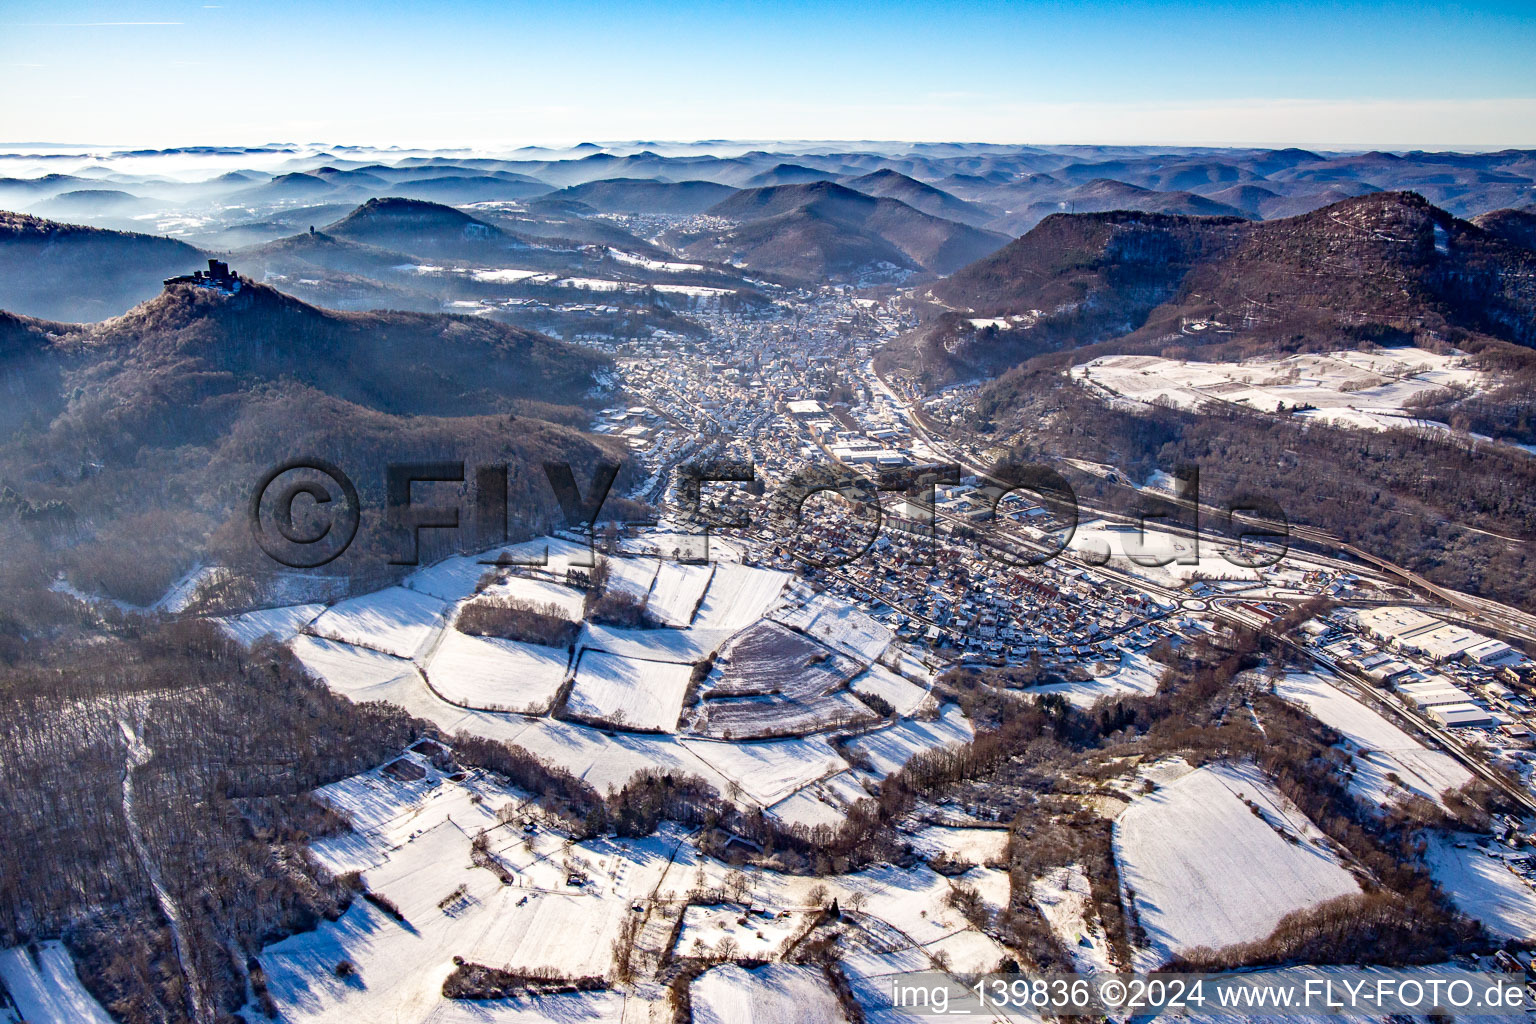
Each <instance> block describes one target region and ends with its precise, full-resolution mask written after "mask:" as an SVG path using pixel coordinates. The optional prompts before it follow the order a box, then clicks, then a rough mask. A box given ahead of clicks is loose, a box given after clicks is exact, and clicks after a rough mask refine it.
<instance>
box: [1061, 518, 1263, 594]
mask: <svg viewBox="0 0 1536 1024" xmlns="http://www.w3.org/2000/svg"><path fill="white" fill-rule="evenodd" d="M1068 546H1069V547H1070V548H1071V549H1072V551H1073V552H1074V553H1075V554H1077V555H1078V556H1079V557H1082V558H1087V559H1090V560H1094V559H1097V560H1100V561H1101V562H1102V561H1103V560H1104V559H1105V558H1108V559H1110V560H1111V564H1113V565H1114V567H1115V568H1116V569H1122V570H1124V571H1126V572H1130V573H1134V574H1135V575H1137V576H1141V577H1142V578H1144V579H1147V580H1151V581H1152V582H1153V583H1158V584H1162V585H1164V586H1174V587H1176V586H1178V585H1180V584H1181V583H1183V582H1184V581H1185V580H1187V579H1189V578H1190V577H1192V576H1194V575H1196V574H1197V573H1198V574H1199V575H1200V576H1202V577H1204V578H1206V579H1217V580H1257V579H1261V578H1262V577H1263V570H1261V569H1250V568H1247V567H1245V566H1241V565H1233V564H1232V563H1231V562H1229V561H1227V560H1226V559H1225V558H1223V557H1222V556H1221V549H1220V548H1218V546H1217V545H1216V543H1215V542H1214V541H1213V540H1212V539H1211V538H1209V537H1202V538H1201V541H1200V545H1199V550H1198V551H1197V550H1196V549H1195V541H1194V539H1193V538H1191V537H1181V536H1178V535H1176V534H1172V533H1165V532H1163V531H1160V530H1157V529H1155V528H1154V527H1152V526H1151V525H1150V524H1149V526H1148V528H1147V529H1146V530H1144V531H1143V530H1140V529H1137V528H1136V527H1135V526H1125V525H1121V524H1118V523H1116V524H1111V523H1107V522H1105V521H1104V520H1100V519H1094V520H1089V521H1088V522H1085V523H1082V524H1080V525H1079V526H1078V528H1077V530H1076V531H1074V532H1073V534H1072V539H1071V541H1070V542H1069V545H1068ZM1234 557H1235V556H1234ZM1189 558H1198V561H1195V562H1190V563H1188V564H1182V563H1181V562H1180V559H1189ZM1158 562H1165V563H1166V564H1163V565H1157V564H1152V563H1158Z"/></svg>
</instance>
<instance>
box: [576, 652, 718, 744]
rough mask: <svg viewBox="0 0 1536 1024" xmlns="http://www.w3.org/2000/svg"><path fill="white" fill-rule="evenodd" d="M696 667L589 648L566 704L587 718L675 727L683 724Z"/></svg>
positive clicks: (637, 725) (641, 726)
mask: <svg viewBox="0 0 1536 1024" xmlns="http://www.w3.org/2000/svg"><path fill="white" fill-rule="evenodd" d="M691 672H692V669H691V668H690V667H689V666H688V665H679V664H675V663H672V662H662V661H640V660H638V659H636V658H626V657H622V656H619V655H614V654H603V653H601V652H599V651H583V652H582V654H581V660H580V661H579V662H577V664H576V685H575V686H573V687H572V688H571V695H570V697H569V698H568V699H567V700H566V703H565V706H566V709H567V710H568V711H570V712H571V713H572V714H575V715H579V716H581V717H583V718H591V719H596V720H597V721H600V722H606V723H609V724H612V725H625V726H629V727H631V728H635V729H654V730H660V731H662V732H670V731H671V730H672V729H674V728H676V726H677V716H678V714H679V712H681V711H682V707H683V694H685V693H686V692H687V691H688V677H689V674H690V673H691Z"/></svg>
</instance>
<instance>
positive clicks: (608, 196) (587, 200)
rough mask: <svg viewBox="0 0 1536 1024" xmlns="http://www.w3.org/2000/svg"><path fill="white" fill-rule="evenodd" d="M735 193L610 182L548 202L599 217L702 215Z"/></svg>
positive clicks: (704, 186)
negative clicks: (563, 202)
mask: <svg viewBox="0 0 1536 1024" xmlns="http://www.w3.org/2000/svg"><path fill="white" fill-rule="evenodd" d="M735 192H736V189H734V188H732V187H730V186H729V185H721V184H718V183H716V182H713V181H652V180H650V179H648V178H609V179H605V180H602V181H589V182H586V183H585V184H581V185H572V186H571V187H570V188H566V189H561V190H560V191H559V192H556V193H554V194H553V195H552V196H550V197H549V198H551V199H570V200H574V201H576V202H579V203H582V204H584V205H585V206H587V207H589V208H591V209H593V210H597V211H600V212H602V213H669V214H682V215H687V214H695V213H703V212H704V211H705V210H707V209H709V208H710V207H711V206H714V205H715V204H716V203H718V202H720V201H721V200H723V199H725V198H726V197H727V196H730V195H732V194H734V193H735Z"/></svg>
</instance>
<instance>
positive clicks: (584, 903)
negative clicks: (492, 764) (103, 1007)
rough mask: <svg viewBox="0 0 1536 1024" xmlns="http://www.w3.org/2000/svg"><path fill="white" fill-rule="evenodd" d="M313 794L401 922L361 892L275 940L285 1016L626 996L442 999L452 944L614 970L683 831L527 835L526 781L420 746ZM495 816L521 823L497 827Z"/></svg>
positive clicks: (539, 1008) (272, 963)
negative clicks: (451, 764) (456, 774)
mask: <svg viewBox="0 0 1536 1024" xmlns="http://www.w3.org/2000/svg"><path fill="white" fill-rule="evenodd" d="M402 764H403V765H406V766H408V767H407V769H406V770H404V771H402V770H400V769H399V767H398V766H399V765H402ZM412 769H414V770H412ZM418 771H419V773H420V774H419V777H418V774H417V772H418ZM316 795H317V797H318V798H319V799H321V800H322V801H324V802H325V803H326V804H328V805H329V806H331V807H333V808H335V809H336V810H337V811H339V812H341V813H343V814H345V815H346V816H347V817H348V818H349V819H350V820H351V821H352V822H353V823H354V826H355V829H356V831H355V832H354V833H352V834H349V835H342V836H336V837H331V838H328V839H324V840H321V841H319V842H318V843H316V844H315V845H314V849H315V853H316V856H317V857H318V858H319V859H320V861H321V863H323V864H325V865H326V866H327V867H330V868H331V869H332V870H337V871H341V870H357V869H360V870H362V871H364V880H365V882H366V884H367V885H368V887H369V889H370V890H371V891H373V892H375V893H378V894H380V895H382V896H384V897H385V898H387V899H388V900H390V901H391V902H392V903H393V904H394V905H395V906H396V907H398V908H399V910H400V911H401V913H402V914H403V916H404V918H405V921H404V922H399V921H396V920H394V919H392V918H391V917H390V916H389V915H387V914H385V913H384V912H383V911H381V910H380V909H379V908H378V907H377V906H375V905H373V904H371V903H370V902H368V901H366V900H363V899H358V900H355V901H354V902H353V904H352V906H351V907H350V908H349V909H348V910H347V912H346V913H345V914H344V915H343V916H342V917H341V918H339V919H338V920H336V921H334V922H324V923H322V924H320V925H319V927H318V928H316V929H315V930H314V931H310V932H305V933H301V934H298V935H295V936H292V937H290V938H288V939H285V940H283V941H282V942H279V943H277V944H275V945H272V946H269V947H267V948H266V949H265V950H264V951H263V952H262V954H261V956H260V960H261V963H262V967H263V970H264V971H265V974H266V977H267V983H268V989H269V991H270V993H271V995H272V997H273V999H274V1001H275V1002H276V1004H277V1007H278V1009H279V1011H280V1012H281V1013H282V1014H283V1019H284V1020H286V1021H289V1022H290V1024H320V1022H327V1024H329V1022H335V1024H342V1022H347V1024H350V1022H354V1021H386V1020H387V1021H396V1022H401V1024H438V1022H440V1021H465V1022H468V1021H529V1022H535V1021H538V1022H543V1021H565V1020H570V1021H576V1020H617V1019H618V1018H619V1015H620V1011H621V1009H622V1005H623V1002H624V1000H623V997H622V996H619V995H615V994H611V993H588V994H584V995H583V996H581V997H579V998H577V997H571V998H565V997H541V998H523V999H520V1000H515V1001H500V1002H486V1003H463V1004H458V1003H455V1002H453V1001H451V1000H447V999H444V998H443V996H442V983H443V979H444V978H445V977H446V976H447V975H448V973H449V972H450V971H451V970H452V969H453V958H454V957H455V956H462V957H464V958H465V959H466V960H469V961H471V962H474V963H481V964H486V965H488V966H492V967H501V968H507V969H522V968H535V967H541V966H543V967H551V968H555V969H556V970H558V971H559V972H560V973H561V974H563V975H566V976H573V977H574V976H582V975H598V976H602V975H605V974H607V973H608V971H609V969H610V966H611V957H612V948H613V941H614V939H615V938H616V937H617V935H618V931H619V928H620V926H621V925H622V923H623V921H624V920H625V919H626V917H627V916H629V915H632V914H633V911H632V910H631V909H630V907H631V904H632V902H633V901H634V899H636V898H637V897H640V896H643V895H645V894H647V893H649V892H650V891H652V890H653V889H654V888H655V887H656V885H657V883H658V882H659V881H660V879H661V877H662V875H663V874H664V873H665V872H666V871H667V870H668V867H669V862H670V859H671V857H670V854H671V851H672V849H673V848H674V847H675V846H676V844H677V843H679V842H680V841H681V840H682V836H681V834H679V833H676V832H673V831H671V830H663V832H662V833H660V834H658V835H656V836H652V837H648V838H647V839H643V840H634V841H629V840H616V839H604V840H595V841H591V842H586V843H579V844H569V843H568V842H567V840H566V837H564V836H561V835H558V834H551V833H547V832H545V831H544V830H543V829H542V828H539V829H535V831H533V832H532V833H529V832H525V831H524V830H523V829H521V828H519V827H517V826H516V822H517V819H518V817H519V814H520V812H521V811H522V809H523V808H524V807H526V806H530V803H529V800H528V797H527V795H526V794H522V793H519V792H517V791H516V790H513V789H511V788H510V787H507V786H506V785H505V784H503V783H500V782H498V781H497V780H496V779H495V777H493V776H488V775H485V774H484V773H480V772H474V771H472V772H470V773H468V774H467V776H466V777H464V778H462V779H458V780H455V779H454V778H452V777H449V776H445V775H443V774H442V773H441V772H439V771H437V770H436V769H435V768H433V766H432V765H431V764H430V762H429V761H428V760H427V759H426V758H425V757H424V756H423V755H421V754H417V753H415V752H408V753H406V754H404V755H402V757H401V758H398V759H396V761H394V762H390V763H389V764H386V765H385V766H382V767H381V768H379V769H375V770H374V771H371V772H367V773H364V774H363V775H359V776H354V777H351V778H348V779H344V780H342V781H340V782H338V783H334V784H332V785H330V786H326V787H324V788H323V789H321V790H318V791H317V793H316ZM499 813H504V814H507V815H508V816H509V817H510V818H511V820H512V821H513V824H512V825H501V824H500V817H499ZM481 830H486V832H487V838H488V840H489V844H488V845H489V850H490V853H491V855H492V856H494V857H495V858H496V860H498V861H499V862H500V863H501V864H502V866H503V868H504V869H505V870H507V871H508V872H510V878H511V882H510V884H507V883H504V882H503V881H502V880H501V879H499V878H498V877H497V875H496V874H495V873H493V872H492V871H489V870H486V869H484V868H478V867H475V866H473V864H472V859H471V843H472V842H473V839H474V837H475V836H476V835H477V834H478V833H480V832H481ZM572 870H577V871H580V872H581V873H582V874H584V875H585V876H586V877H587V881H586V883H585V884H584V885H581V886H579V887H577V886H571V885H568V884H567V876H568V874H569V872H570V871H572ZM342 961H350V963H351V964H352V965H353V967H354V968H355V971H356V973H355V974H354V975H353V976H352V977H350V978H344V977H340V976H338V975H337V973H336V966H337V965H338V964H339V963H341V962H342ZM65 1019H69V1020H73V1019H75V1018H65ZM250 1019H252V1020H256V1019H263V1018H261V1017H260V1016H259V1015H255V1016H251V1017H250Z"/></svg>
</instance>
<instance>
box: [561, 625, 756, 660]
mask: <svg viewBox="0 0 1536 1024" xmlns="http://www.w3.org/2000/svg"><path fill="white" fill-rule="evenodd" d="M729 637H730V633H728V632H726V631H725V630H722V629H619V628H617V627H614V626H600V625H598V624H596V623H592V622H589V623H587V625H586V628H585V629H584V630H583V632H582V634H581V646H582V647H585V648H587V649H589V650H595V651H602V652H603V653H605V654H618V655H623V656H624V657H626V658H638V659H640V660H641V661H672V662H676V663H678V664H680V665H691V664H693V663H694V662H696V661H703V660H704V659H705V658H707V657H709V655H710V654H711V653H712V652H713V651H715V650H716V649H717V648H718V647H719V646H720V645H721V644H723V643H724V642H725V641H726V640H727V639H728V638H729Z"/></svg>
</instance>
